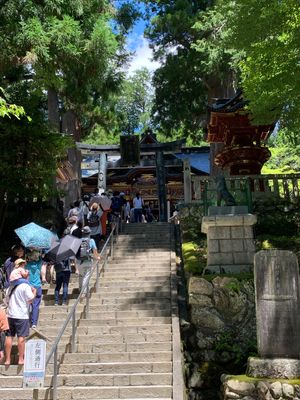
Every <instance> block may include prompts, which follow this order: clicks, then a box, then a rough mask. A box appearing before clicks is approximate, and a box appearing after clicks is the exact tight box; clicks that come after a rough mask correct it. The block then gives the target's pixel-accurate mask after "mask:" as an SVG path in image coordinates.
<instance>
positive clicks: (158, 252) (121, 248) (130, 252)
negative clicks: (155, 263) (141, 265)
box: [114, 246, 170, 257]
mask: <svg viewBox="0 0 300 400" xmlns="http://www.w3.org/2000/svg"><path fill="white" fill-rule="evenodd" d="M124 252H126V255H130V256H133V257H135V256H137V255H139V254H144V255H146V254H149V253H151V254H153V256H154V257H155V256H159V255H161V254H170V248H166V249H162V248H159V247H157V248H153V247H144V246H143V247H142V248H141V247H137V248H132V247H130V246H118V247H117V248H116V249H115V252H114V254H117V253H121V254H124Z"/></svg>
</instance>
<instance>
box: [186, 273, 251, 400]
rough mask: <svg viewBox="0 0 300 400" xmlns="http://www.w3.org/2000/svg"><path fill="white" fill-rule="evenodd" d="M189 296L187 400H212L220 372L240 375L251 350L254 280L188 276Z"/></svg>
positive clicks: (215, 394) (215, 395)
mask: <svg viewBox="0 0 300 400" xmlns="http://www.w3.org/2000/svg"><path fill="white" fill-rule="evenodd" d="M188 292H189V295H188V297H189V298H188V300H189V314H190V325H188V326H183V327H182V336H183V338H184V341H185V346H186V351H185V358H186V382H187V383H186V384H187V387H188V388H189V398H190V399H193V400H194V399H195V400H202V399H203V400H204V399H205V400H210V399H212V400H216V399H217V398H218V397H217V396H218V394H217V392H218V391H220V387H221V380H220V377H221V375H222V373H224V372H225V371H227V373H228V372H230V373H237V372H239V373H240V372H243V371H242V370H241V369H240V368H243V363H244V360H243V357H245V355H247V354H248V352H249V349H250V347H252V348H253V347H254V348H255V340H256V324H255V303H254V284H253V280H251V279H249V280H245V281H242V282H240V281H238V279H236V278H228V277H220V276H217V277H215V278H214V279H213V280H212V282H208V281H207V280H206V279H204V278H201V277H191V278H190V279H189V282H188ZM245 361H246V360H245ZM241 365H242V366H241Z"/></svg>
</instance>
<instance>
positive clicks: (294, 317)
mask: <svg viewBox="0 0 300 400" xmlns="http://www.w3.org/2000/svg"><path fill="white" fill-rule="evenodd" d="M254 280H255V298H256V319H257V345H258V354H259V357H260V358H250V359H249V361H248V370H247V375H249V376H254V377H268V378H287V379H296V378H297V379H299V378H300V360H299V357H300V318H299V317H300V291H299V267H298V260H297V257H296V255H295V254H293V253H292V252H290V251H285V250H263V251H259V252H258V253H257V254H255V257H254Z"/></svg>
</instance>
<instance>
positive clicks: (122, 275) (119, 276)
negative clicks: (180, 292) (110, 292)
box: [101, 268, 170, 282]
mask: <svg viewBox="0 0 300 400" xmlns="http://www.w3.org/2000/svg"><path fill="white" fill-rule="evenodd" d="M169 269H170V268H169ZM169 269H165V270H162V271H157V272H156V271H150V270H149V271H143V270H142V271H128V272H127V271H124V270H121V271H118V272H111V271H106V272H105V276H104V277H103V278H101V282H106V281H109V280H116V281H117V280H122V281H123V280H126V281H134V280H137V279H138V280H145V281H151V280H156V279H163V278H168V277H170V270H169Z"/></svg>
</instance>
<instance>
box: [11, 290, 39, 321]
mask: <svg viewBox="0 0 300 400" xmlns="http://www.w3.org/2000/svg"><path fill="white" fill-rule="evenodd" d="M33 298H34V294H33V293H32V290H31V286H29V285H28V284H27V283H21V284H20V285H18V287H17V288H16V289H14V291H13V293H12V295H11V296H10V297H9V298H7V302H8V309H7V316H8V317H10V318H17V319H29V301H30V300H33Z"/></svg>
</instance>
